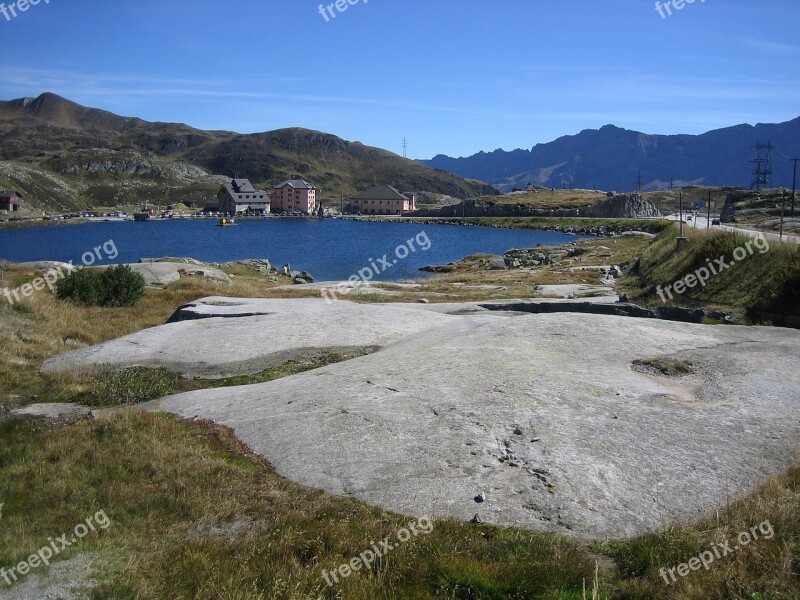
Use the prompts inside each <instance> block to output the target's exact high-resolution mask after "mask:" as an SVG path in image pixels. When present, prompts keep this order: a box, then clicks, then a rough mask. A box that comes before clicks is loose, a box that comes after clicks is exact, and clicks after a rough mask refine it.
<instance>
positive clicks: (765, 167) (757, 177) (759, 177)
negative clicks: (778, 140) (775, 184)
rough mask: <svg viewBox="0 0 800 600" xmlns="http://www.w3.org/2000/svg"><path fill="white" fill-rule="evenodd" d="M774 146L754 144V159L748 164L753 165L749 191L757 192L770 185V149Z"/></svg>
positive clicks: (769, 143)
mask: <svg viewBox="0 0 800 600" xmlns="http://www.w3.org/2000/svg"><path fill="white" fill-rule="evenodd" d="M773 148H774V146H773V145H772V142H768V143H767V144H762V143H761V142H756V145H755V146H754V147H753V149H754V150H755V151H756V157H755V159H754V160H751V161H750V162H751V163H752V165H753V180H752V183H751V184H750V189H751V190H752V189H753V188H756V191H757V192H760V191H761V188H762V187H763V188H768V187H770V186H771V185H772V149H773Z"/></svg>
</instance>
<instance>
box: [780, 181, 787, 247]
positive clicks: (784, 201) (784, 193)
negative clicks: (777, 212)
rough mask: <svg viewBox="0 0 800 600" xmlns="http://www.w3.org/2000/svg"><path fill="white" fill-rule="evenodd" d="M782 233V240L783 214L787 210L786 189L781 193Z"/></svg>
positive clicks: (781, 239)
mask: <svg viewBox="0 0 800 600" xmlns="http://www.w3.org/2000/svg"><path fill="white" fill-rule="evenodd" d="M781 197H782V199H781V233H780V237H779V238H778V239H779V240H780V241H781V242H782V241H783V215H784V213H785V212H786V190H783V193H782V194H781Z"/></svg>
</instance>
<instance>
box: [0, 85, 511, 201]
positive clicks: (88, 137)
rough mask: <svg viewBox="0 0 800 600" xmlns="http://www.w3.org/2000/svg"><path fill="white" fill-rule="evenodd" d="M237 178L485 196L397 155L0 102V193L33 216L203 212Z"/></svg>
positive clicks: (343, 189) (39, 103)
mask: <svg viewBox="0 0 800 600" xmlns="http://www.w3.org/2000/svg"><path fill="white" fill-rule="evenodd" d="M235 174H238V175H239V176H240V177H246V178H248V179H250V180H252V181H253V182H254V183H255V184H256V185H258V186H260V187H270V186H272V185H275V184H277V183H279V182H281V181H283V180H285V179H289V178H294V177H302V178H305V179H308V180H309V181H311V182H312V183H313V184H315V185H316V186H317V188H318V189H319V193H318V197H320V198H322V199H323V200H327V201H329V202H334V201H335V203H336V204H338V202H339V198H340V196H341V195H342V194H344V196H345V197H347V196H349V195H353V194H354V193H355V192H357V191H361V190H363V189H365V188H366V187H370V186H372V185H373V184H375V183H379V182H385V183H389V184H390V185H393V186H395V187H397V188H399V189H401V190H403V191H410V192H419V191H424V192H430V193H435V194H445V195H448V196H453V197H455V198H467V197H476V196H480V195H491V194H494V193H495V191H494V190H493V189H492V188H491V187H489V186H486V185H484V184H482V183H480V182H476V181H467V180H465V179H463V178H461V177H459V176H457V175H453V174H451V173H445V172H444V171H438V170H436V169H432V168H429V167H426V166H424V165H422V164H421V163H419V162H416V161H412V160H407V159H404V158H402V157H400V156H398V155H396V154H393V153H391V152H388V151H386V150H381V149H379V148H372V147H369V146H365V145H363V144H360V143H358V142H348V141H345V140H343V139H341V138H338V137H336V136H333V135H329V134H325V133H321V132H318V131H310V130H306V129H282V130H278V131H272V132H267V133H258V134H251V135H240V134H237V133H234V132H227V131H202V130H199V129H194V128H192V127H189V126H187V125H184V124H180V123H150V122H147V121H143V120H141V119H135V118H128V117H120V116H117V115H113V114H111V113H108V112H106V111H100V110H97V109H92V108H87V107H82V106H79V105H77V104H75V103H73V102H70V101H68V100H65V99H63V98H60V97H58V96H55V95H54V94H43V95H42V96H40V97H39V98H36V99H32V100H30V99H29V100H15V101H10V102H0V187H2V188H8V189H13V190H16V191H19V192H21V193H22V194H23V196H24V197H25V200H26V201H27V203H28V204H29V205H30V206H32V207H34V208H36V209H38V210H74V209H80V208H86V207H89V206H97V205H99V204H102V205H105V206H114V205H128V204H136V203H138V202H141V201H145V200H147V201H150V202H154V203H161V204H166V203H175V202H179V201H188V200H196V201H198V202H199V203H200V204H203V203H205V201H206V200H208V199H209V198H210V197H212V196H213V195H215V194H216V191H217V190H218V189H219V184H220V182H221V181H222V180H224V179H227V178H230V177H232V176H233V175H235Z"/></svg>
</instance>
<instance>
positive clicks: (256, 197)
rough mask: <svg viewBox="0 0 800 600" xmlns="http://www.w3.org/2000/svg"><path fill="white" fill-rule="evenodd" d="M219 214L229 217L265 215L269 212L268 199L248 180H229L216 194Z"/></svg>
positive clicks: (266, 195) (262, 191) (265, 194)
mask: <svg viewBox="0 0 800 600" xmlns="http://www.w3.org/2000/svg"><path fill="white" fill-rule="evenodd" d="M217 200H218V201H219V210H220V212H224V213H228V214H230V215H236V214H246V215H266V214H269V212H270V197H269V194H268V193H267V192H265V191H264V190H257V189H255V188H254V187H253V184H252V183H250V180H249V179H231V182H230V183H226V184H225V185H223V186H222V187H221V188H220V190H219V193H217Z"/></svg>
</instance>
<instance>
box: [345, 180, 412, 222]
mask: <svg viewBox="0 0 800 600" xmlns="http://www.w3.org/2000/svg"><path fill="white" fill-rule="evenodd" d="M351 202H352V205H353V208H354V209H355V211H356V212H357V213H359V214H362V215H402V214H403V213H405V212H408V211H410V210H417V197H416V196H415V195H414V194H403V193H402V192H400V191H398V190H396V189H395V188H393V187H392V186H390V185H386V184H385V183H381V184H379V185H376V186H375V187H372V188H370V189H368V190H365V191H363V192H361V193H360V194H358V195H357V196H355V197H353V198H352V199H351Z"/></svg>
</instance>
